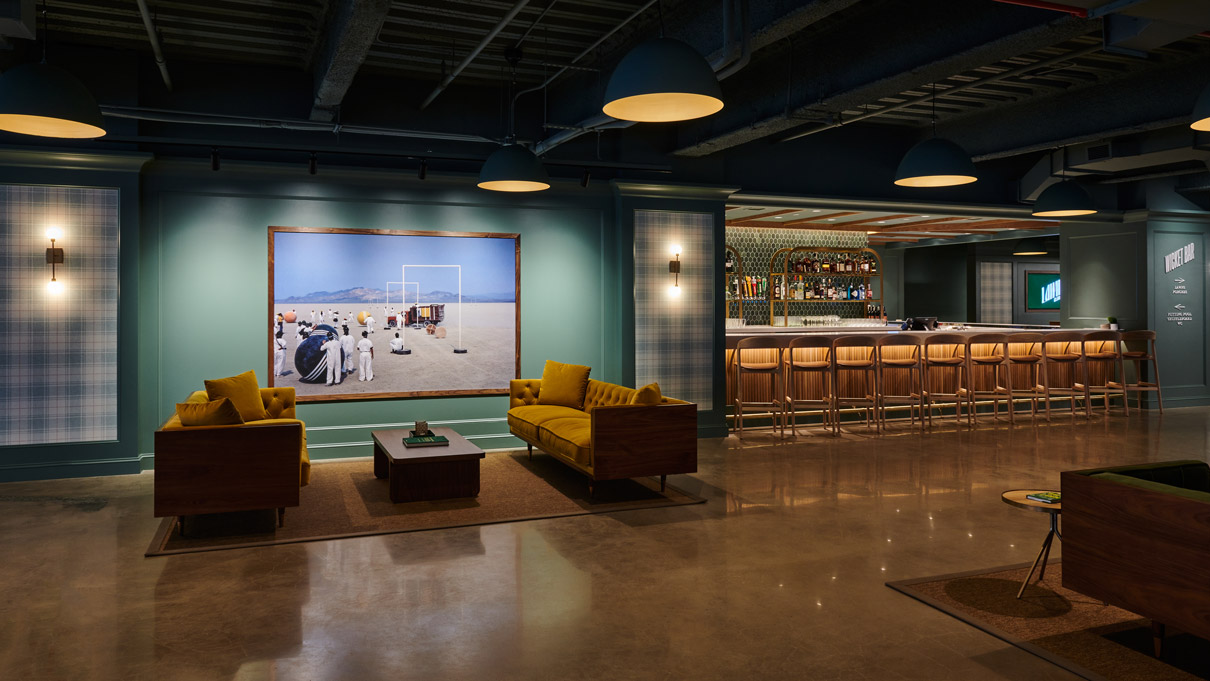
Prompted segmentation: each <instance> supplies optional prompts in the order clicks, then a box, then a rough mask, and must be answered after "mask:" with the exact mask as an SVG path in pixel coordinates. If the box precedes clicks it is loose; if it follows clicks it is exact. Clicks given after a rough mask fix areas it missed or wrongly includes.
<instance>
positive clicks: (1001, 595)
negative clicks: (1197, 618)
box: [887, 562, 1210, 681]
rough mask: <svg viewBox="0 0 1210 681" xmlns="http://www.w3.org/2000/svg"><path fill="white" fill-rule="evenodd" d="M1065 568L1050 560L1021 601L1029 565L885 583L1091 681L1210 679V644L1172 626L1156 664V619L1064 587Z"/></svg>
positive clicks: (1189, 680) (1181, 680) (1183, 680)
mask: <svg viewBox="0 0 1210 681" xmlns="http://www.w3.org/2000/svg"><path fill="white" fill-rule="evenodd" d="M1062 570H1063V567H1062V564H1061V563H1058V562H1052V563H1051V564H1050V565H1049V566H1047V568H1046V576H1045V579H1044V580H1043V581H1042V583H1040V584H1039V583H1037V582H1034V583H1031V584H1030V585H1029V586H1028V587H1027V588H1026V589H1025V593H1024V594H1023V595H1022V596H1021V599H1020V600H1017V598H1016V596H1017V590H1018V589H1019V588H1021V582H1022V580H1024V579H1025V575H1026V573H1027V572H1029V565H1028V564H1026V565H1018V566H1009V567H1000V568H993V569H990V570H979V571H975V572H963V573H959V574H952V575H939V576H936V577H924V578H921V579H909V580H903V581H898V582H887V586H889V587H891V588H892V589H894V590H896V591H898V592H900V593H903V594H906V595H908V596H911V597H912V598H915V599H916V600H918V601H920V602H922V603H925V604H926V605H931V606H932V607H934V608H937V609H938V610H940V611H941V612H944V613H945V614H947V615H951V616H953V617H956V618H958V619H960V620H962V621H963V622H966V623H967V624H969V625H971V626H973V627H977V628H979V629H982V630H983V631H985V632H987V633H989V634H991V635H992V636H995V637H997V638H999V639H1002V640H1004V641H1007V642H1008V643H1011V644H1013V645H1014V646H1017V647H1018V648H1021V649H1022V650H1025V651H1028V652H1030V653H1033V654H1034V655H1037V656H1038V657H1041V658H1042V659H1044V660H1048V661H1049V662H1052V663H1054V664H1056V665H1058V666H1060V667H1063V668H1064V669H1066V670H1068V671H1070V672H1072V673H1074V674H1077V675H1079V676H1082V677H1084V678H1086V679H1090V680H1091V681H1194V680H1196V679H1210V641H1206V640H1205V639H1201V638H1198V637H1196V636H1193V635H1192V634H1186V633H1184V632H1180V631H1176V630H1175V629H1174V628H1173V627H1168V635H1167V636H1166V637H1165V638H1164V650H1163V658H1162V659H1156V658H1155V656H1154V654H1153V650H1152V638H1151V622H1150V620H1146V619H1143V618H1140V617H1139V616H1138V615H1136V614H1134V613H1132V612H1128V611H1126V610H1122V609H1120V608H1115V607H1113V606H1109V605H1104V604H1102V603H1101V602H1100V601H1098V600H1096V599H1093V598H1090V597H1088V596H1085V595H1083V594H1081V593H1078V592H1075V591H1071V590H1068V589H1064V588H1063V587H1062V583H1063V576H1062V575H1063V573H1062ZM1035 579H1036V577H1035Z"/></svg>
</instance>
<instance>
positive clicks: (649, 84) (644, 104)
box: [601, 0, 723, 123]
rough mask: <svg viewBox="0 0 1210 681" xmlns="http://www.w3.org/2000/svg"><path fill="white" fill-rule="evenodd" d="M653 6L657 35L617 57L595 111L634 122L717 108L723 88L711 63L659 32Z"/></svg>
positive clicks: (684, 116) (689, 117) (685, 116)
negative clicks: (599, 104) (601, 104)
mask: <svg viewBox="0 0 1210 681" xmlns="http://www.w3.org/2000/svg"><path fill="white" fill-rule="evenodd" d="M655 8H656V11H657V12H658V13H659V19H660V37H658V38H655V39H653V40H648V41H647V42H645V43H642V44H640V45H638V46H636V47H635V48H634V49H632V50H631V51H630V52H629V53H627V55H626V56H625V57H623V58H622V61H620V62H618V65H617V67H616V68H615V69H614V70H613V75H611V76H610V77H609V84H608V85H607V86H606V87H605V105H604V106H602V107H601V111H602V112H603V113H604V114H605V115H606V116H612V117H613V118H617V119H619V120H623V121H635V122H638V123H669V122H672V121H688V120H692V119H694V118H701V117H703V116H709V115H710V114H713V113H718V112H719V111H720V110H722V108H723V91H722V88H720V87H719V85H718V76H716V75H714V69H713V68H711V67H710V64H709V62H707V61H706V60H705V58H703V57H702V55H700V54H698V52H697V50H695V49H693V48H692V47H690V46H689V45H688V44H686V43H683V42H681V41H680V40H674V39H672V38H665V37H664V11H663V6H662V5H660V3H659V2H658V0H657V2H656V6H655Z"/></svg>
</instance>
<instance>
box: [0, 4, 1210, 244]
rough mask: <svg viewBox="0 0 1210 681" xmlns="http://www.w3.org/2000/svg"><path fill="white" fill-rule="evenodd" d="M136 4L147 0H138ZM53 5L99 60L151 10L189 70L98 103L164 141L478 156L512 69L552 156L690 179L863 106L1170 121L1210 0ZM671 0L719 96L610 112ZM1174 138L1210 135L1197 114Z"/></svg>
mask: <svg viewBox="0 0 1210 681" xmlns="http://www.w3.org/2000/svg"><path fill="white" fill-rule="evenodd" d="M11 3H16V4H20V5H22V6H30V7H32V6H34V1H33V0H11ZM140 4H143V5H146V6H147V7H148V8H149V10H150V11H149V15H148V16H147V17H144V16H142V15H141V13H140ZM1022 4H1025V5H1029V4H1034V5H1041V6H1045V7H1047V8H1049V9H1044V8H1040V7H1023V6H1020V5H1022ZM44 6H45V7H46V9H47V17H46V18H47V24H48V25H49V35H50V46H51V51H52V54H53V53H54V51H55V50H56V49H57V48H59V47H68V46H70V47H71V48H73V49H74V50H75V51H74V52H72V54H74V55H80V54H88V52H87V51H88V50H93V51H95V53H96V59H97V60H99V61H103V60H105V59H109V58H116V57H114V55H137V57H138V59H139V60H141V61H142V62H143V63H144V64H148V63H150V61H151V60H152V58H153V57H152V48H151V41H150V40H149V35H148V28H147V24H148V23H150V25H151V26H152V27H153V29H154V33H155V35H156V36H157V37H158V39H159V40H160V41H161V43H162V45H163V57H164V62H165V63H164V64H163V70H164V71H165V72H177V71H178V70H179V72H180V73H181V74H182V75H181V77H174V78H173V79H172V80H173V87H172V88H171V89H172V91H171V92H167V89H168V88H167V86H166V84H164V85H162V84H161V83H159V82H158V74H156V72H155V71H154V70H151V69H147V68H144V69H142V71H141V72H140V73H141V75H140V76H139V78H140V82H139V83H138V84H137V90H136V91H135V92H134V93H133V94H132V93H131V92H129V91H128V90H123V91H121V92H115V93H113V94H107V93H105V92H99V93H98V98H99V99H100V101H101V103H102V105H110V106H121V107H123V108H124V109H125V111H124V112H122V115H123V116H124V117H127V118H130V117H134V118H139V113H138V112H139V110H140V109H143V111H144V114H143V115H144V117H143V118H141V119H139V120H142V121H147V122H155V123H158V124H160V125H158V126H155V125H141V126H139V127H138V128H136V129H135V133H134V134H128V135H124V136H123V137H122V139H123V140H124V141H130V140H135V141H139V142H144V143H145V145H144V146H145V147H147V148H152V150H157V149H156V148H154V145H152V144H151V142H152V141H153V137H154V139H161V140H162V139H170V138H175V139H187V140H188V139H194V138H198V137H202V138H206V140H207V143H208V144H213V145H221V144H222V143H223V142H224V133H225V132H226V130H225V129H224V128H223V127H221V126H222V125H226V124H230V123H223V122H221V121H215V120H208V121H205V124H206V125H207V126H209V127H206V128H204V129H203V128H200V127H199V126H198V125H197V124H198V123H199V121H197V120H189V119H188V117H186V116H177V117H176V118H172V117H171V116H169V114H168V113H165V112H176V113H178V114H209V113H218V112H221V113H223V114H227V115H232V114H238V115H241V116H245V117H256V118H263V119H264V120H266V121H269V122H268V123H266V124H265V125H264V126H263V127H265V128H278V129H277V130H272V129H267V130H262V131H260V135H259V136H260V138H262V139H261V141H263V142H264V143H265V144H266V145H272V144H274V143H278V144H281V145H298V144H303V143H305V142H301V141H300V140H306V139H308V138H307V135H311V137H312V138H314V139H316V140H323V141H325V142H327V141H331V140H332V136H331V135H328V136H326V137H325V136H324V134H323V131H322V129H320V128H302V127H298V126H295V127H290V126H283V125H280V124H278V123H274V122H273V121H281V120H308V119H309V120H310V121H318V122H328V121H339V123H340V125H341V126H358V125H361V126H367V127H368V126H372V125H376V126H380V127H383V128H406V129H408V130H409V131H412V132H418V133H420V135H419V137H420V138H423V135H424V134H425V133H428V134H430V135H431V136H432V138H431V139H430V140H428V141H423V139H422V141H419V142H417V141H415V139H416V138H417V137H418V136H416V135H412V136H403V137H404V139H400V137H398V136H397V137H395V138H393V139H391V140H389V141H388V140H383V144H382V145H378V146H380V147H381V150H385V151H393V152H394V151H402V152H406V153H412V152H414V151H415V150H417V149H418V148H420V147H422V146H423V148H424V149H425V150H426V151H427V152H429V153H433V152H432V149H431V148H432V147H435V146H439V145H444V146H443V148H444V149H445V150H447V151H448V152H449V156H450V157H451V158H453V157H458V156H459V154H462V155H463V156H466V157H473V156H480V157H481V155H482V154H483V149H484V146H483V142H484V140H485V138H491V139H500V138H502V137H503V136H504V130H505V128H506V126H505V125H504V123H503V122H502V121H503V120H504V119H505V118H507V111H508V109H509V104H508V101H507V97H506V96H505V94H504V93H505V88H506V85H507V83H508V82H509V81H512V80H515V82H516V90H521V91H527V90H528V91H531V92H533V93H534V94H533V95H531V96H528V97H525V98H524V99H520V100H518V99H514V100H513V101H514V102H520V104H518V105H517V106H519V107H521V108H518V116H517V126H518V134H519V136H520V137H521V138H522V139H524V140H527V141H530V142H534V143H537V148H538V149H539V151H540V152H542V153H543V154H544V155H545V157H546V158H547V159H548V160H551V161H554V160H562V161H565V162H567V161H577V160H580V159H586V158H595V160H596V161H599V162H602V163H604V162H613V163H615V164H621V165H625V163H626V162H627V161H630V162H633V165H632V166H630V167H632V168H633V167H638V166H639V165H641V163H640V161H641V162H643V163H647V164H653V163H663V164H666V166H667V167H670V168H671V167H674V166H675V167H676V168H677V169H678V172H681V170H680V169H687V172H689V171H691V172H690V174H691V175H692V179H694V180H698V181H701V180H706V179H714V181H723V179H724V177H725V172H726V170H725V169H726V164H727V162H728V160H729V159H730V157H731V155H732V154H733V153H735V152H740V153H751V152H752V150H754V149H756V150H761V151H760V153H768V154H769V155H770V157H771V158H773V157H778V158H785V157H786V156H787V155H792V154H797V153H802V152H806V153H810V152H811V150H813V149H814V148H816V147H815V146H814V145H816V142H817V141H818V140H823V142H822V143H821V144H823V145H824V146H826V144H827V140H828V139H840V138H841V137H843V135H844V134H845V133H847V132H848V131H851V130H870V131H874V135H875V136H879V137H878V139H881V140H886V139H889V138H893V139H896V140H900V141H899V142H897V143H895V144H890V145H886V144H884V145H883V146H884V147H889V148H894V149H901V148H906V146H910V144H911V143H913V142H915V141H917V140H919V139H920V138H922V137H923V136H926V135H928V134H930V130H931V128H932V127H933V126H934V125H935V126H936V128H937V131H938V133H939V134H942V135H944V136H946V137H947V138H950V139H953V140H954V141H956V142H958V143H959V144H960V145H962V146H963V147H964V148H965V149H966V150H967V151H968V152H970V153H971V154H972V156H973V157H974V158H975V159H976V160H977V161H995V160H998V159H1009V158H1014V157H1022V156H1026V155H1031V156H1030V157H1029V158H1027V159H1023V160H1022V161H1021V164H1022V168H1025V169H1027V168H1028V167H1029V165H1030V164H1033V163H1035V162H1036V161H1037V160H1038V159H1039V158H1040V157H1042V156H1043V155H1045V153H1046V152H1048V151H1050V150H1053V149H1057V148H1062V147H1066V146H1069V145H1077V144H1089V143H1098V142H1100V143H1104V142H1109V141H1110V140H1117V139H1120V138H1122V137H1124V136H1132V135H1133V136H1138V135H1146V134H1149V133H1150V132H1152V131H1163V130H1172V129H1174V128H1179V127H1180V125H1181V123H1182V121H1183V117H1187V115H1188V112H1189V110H1190V108H1191V105H1192V101H1193V100H1194V99H1195V98H1196V96H1197V93H1198V91H1200V89H1201V88H1202V87H1203V86H1204V85H1205V82H1206V80H1207V79H1208V76H1207V75H1206V74H1208V73H1210V2H1205V1H1204V0H1183V1H1182V0H1066V2H1050V3H1036V2H1031V0H964V1H963V2H953V1H952V0H914V1H913V2H910V3H906V2H902V1H901V0H664V1H663V2H662V3H656V2H655V1H654V0H533V1H529V0H410V1H404V0H208V1H207V2H192V1H190V0H146V1H145V2H139V1H137V0H46V1H45V3H44ZM661 14H662V17H661ZM661 23H662V24H663V26H664V27H665V28H664V30H665V32H666V34H668V35H669V36H671V37H676V38H678V39H682V40H685V41H686V42H688V43H690V44H691V45H693V46H694V47H695V48H696V49H697V50H698V51H699V52H701V53H702V54H703V55H704V56H706V57H707V58H708V59H709V60H710V61H711V62H712V64H713V65H714V66H715V67H716V69H718V72H719V74H720V78H721V79H722V85H723V91H724V99H725V101H726V102H727V105H726V107H725V108H724V110H723V111H722V112H720V113H719V114H716V115H715V116H711V117H709V118H707V119H703V120H699V121H688V122H685V123H681V124H675V125H672V126H665V127H659V126H655V127H652V126H635V127H630V126H629V124H627V123H625V122H619V121H615V120H612V119H609V118H608V117H606V116H603V115H602V114H601V112H600V104H601V102H600V97H601V92H602V90H603V86H604V82H605V81H606V80H607V78H608V75H609V73H610V71H611V70H612V68H613V66H614V65H615V64H616V63H617V62H618V61H619V60H620V59H621V57H622V56H623V55H624V54H625V53H626V52H627V51H628V50H629V48H630V47H632V46H633V45H635V44H637V43H638V42H639V41H641V40H644V39H647V38H650V37H653V36H655V35H657V34H658V33H659V31H660V25H661ZM19 33H20V32H13V33H10V36H9V38H8V40H9V42H10V43H11V44H12V45H13V46H15V47H17V48H18V49H16V50H13V51H10V52H8V53H0V64H3V65H5V66H8V65H11V64H13V63H16V62H19V61H28V60H30V59H32V58H35V56H36V55H37V50H38V47H39V46H38V45H36V44H34V43H32V42H31V41H28V40H23V39H21V38H20V35H19ZM39 33H42V31H39ZM77 58H80V57H77ZM212 64H214V65H217V64H223V65H227V66H228V67H232V66H234V67H243V68H241V69H239V70H236V71H232V70H231V69H230V68H227V69H225V70H222V71H221V73H219V70H218V69H214V71H215V72H216V73H215V74H210V76H211V77H212V78H213V79H214V80H212V81H210V82H203V76H205V75H207V74H206V70H207V69H206V68H205V67H204V66H203V65H212ZM67 66H69V68H71V65H70V64H68V65H67ZM274 69H276V70H274ZM282 73H285V74H287V76H288V77H285V78H283V77H282V76H281V74H282ZM291 73H292V74H296V75H295V76H289V74H291ZM270 80H271V81H272V82H269V81H270ZM165 81H167V78H165ZM93 84H94V83H93V82H90V85H93ZM220 88H221V91H220V90H219V89H220ZM302 102H306V103H307V104H306V106H303V105H302V104H301V103H302ZM153 108H154V109H156V111H154V112H153V111H151V109H153ZM283 111H285V112H289V114H288V115H283V113H282V112H283ZM109 115H118V114H117V112H113V111H110V112H109ZM190 125H192V126H194V127H193V128H190V127H187V126H190ZM166 126H167V127H166ZM171 126H176V127H175V128H172V129H169V127H171ZM842 129H843V130H842ZM190 130H194V131H198V130H202V131H203V132H189V131H190ZM285 131H293V132H285ZM338 131H339V128H338V127H332V128H331V129H329V130H328V132H338ZM593 132H595V133H597V134H596V135H585V133H593ZM370 134H373V133H370ZM384 134H385V133H384ZM140 135H141V137H140ZM837 135H839V136H841V137H836V136H837ZM888 136H890V137H889V138H888ZM361 139H363V140H364V139H366V138H364V137H363V138H361ZM845 139H852V137H851V136H850V137H848V138H845ZM488 141H490V140H488ZM337 143H338V144H340V145H346V144H347V143H346V142H344V141H343V140H342V141H339V142H337ZM472 143H478V145H479V146H477V147H471V146H467V145H470V144H472ZM1180 144H1181V145H1183V146H1184V147H1185V148H1188V149H1195V150H1198V149H1204V148H1205V146H1206V142H1205V141H1204V140H1196V139H1194V138H1193V137H1192V136H1189V141H1188V142H1181V143H1180ZM459 145H461V146H459ZM1125 146H1129V145H1125ZM1136 146H1141V147H1145V146H1147V145H1145V144H1137V145H1136ZM741 147H742V150H741ZM350 148H351V147H350ZM765 150H767V152H766V151H765ZM895 153H901V152H899V151H896V152H895ZM1177 156H1179V154H1177ZM1185 156H1190V157H1191V158H1183V157H1182V159H1183V160H1182V162H1183V163H1185V166H1182V167H1181V168H1178V170H1188V171H1190V173H1193V172H1195V171H1198V167H1197V162H1199V161H1200V158H1198V157H1196V155H1191V154H1185ZM697 159H711V163H712V164H713V165H701V164H696V163H695V161H696V160H697ZM1157 159H1158V157H1157ZM1170 160H1171V159H1169V161H1167V162H1168V163H1169V165H1171V163H1170ZM1157 162H1158V160H1157ZM1121 163H1123V164H1126V165H1129V166H1130V167H1129V168H1124V169H1122V170H1120V171H1116V170H1111V171H1107V173H1108V174H1107V175H1106V176H1104V177H1099V178H1098V182H1100V183H1101V184H1102V185H1103V186H1109V185H1110V184H1111V183H1112V182H1113V181H1114V179H1115V177H1117V176H1116V175H1114V173H1117V174H1118V175H1121V176H1122V177H1124V178H1126V180H1127V181H1129V180H1130V178H1133V177H1150V176H1154V175H1155V174H1156V173H1157V172H1168V171H1169V170H1171V168H1168V167H1167V166H1163V165H1162V164H1161V165H1147V163H1148V161H1147V159H1146V158H1143V157H1141V156H1140V157H1139V158H1137V159H1134V160H1133V161H1122V162H1121ZM619 167H620V166H619ZM710 173H713V176H711V175H710ZM736 179H737V178H733V177H726V180H727V181H729V182H734V181H735V180H736ZM738 179H741V180H742V179H746V178H738ZM858 179H859V178H858ZM1041 179H1042V181H1041V182H1034V183H1033V184H1032V185H1031V186H1029V187H1028V188H1026V189H1025V190H1020V189H1018V188H1016V187H1013V188H1012V191H1011V194H1012V198H1011V200H1012V201H1015V200H1016V199H1017V198H1018V197H1026V198H1028V197H1030V196H1032V195H1034V194H1036V192H1037V190H1038V188H1039V187H1041V186H1044V184H1045V177H1043V178H1041ZM855 181H856V180H855ZM1198 181H1199V182H1200V180H1198ZM745 185H746V182H745ZM802 191H803V192H808V193H809V192H810V191H811V187H803V189H802ZM1003 193H1005V194H1007V193H1008V192H1007V191H1005V192H1003ZM870 217H876V216H870ZM939 224H940V223H939Z"/></svg>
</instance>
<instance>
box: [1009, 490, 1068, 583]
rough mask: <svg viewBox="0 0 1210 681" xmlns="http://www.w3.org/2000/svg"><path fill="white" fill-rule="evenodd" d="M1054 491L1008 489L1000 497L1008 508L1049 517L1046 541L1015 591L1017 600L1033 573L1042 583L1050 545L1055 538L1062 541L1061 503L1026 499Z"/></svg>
mask: <svg viewBox="0 0 1210 681" xmlns="http://www.w3.org/2000/svg"><path fill="white" fill-rule="evenodd" d="M1055 491H1056V490H1048V489H1010V490H1008V491H1007V492H1005V493H1003V494H1001V495H1000V499H1001V500H1002V501H1004V503H1006V504H1008V505H1009V506H1016V507H1017V508H1023V509H1025V510H1027V511H1037V512H1038V513H1045V514H1047V515H1048V516H1050V531H1049V532H1047V533H1046V539H1044V540H1042V548H1041V549H1039V550H1038V557H1037V558H1035V559H1034V564H1033V567H1031V568H1029V574H1028V575H1025V581H1024V582H1022V583H1021V589H1020V590H1019V591H1017V598H1021V594H1023V593H1025V587H1027V586H1029V580H1030V579H1033V576H1034V571H1035V570H1037V572H1038V581H1039V582H1041V581H1042V576H1043V575H1044V574H1045V573H1046V561H1047V560H1049V559H1050V544H1051V542H1052V541H1054V538H1055V537H1058V538H1059V541H1063V535H1062V534H1060V533H1059V514H1060V513H1062V512H1063V503H1062V502H1059V501H1056V502H1055V503H1053V504H1048V503H1046V502H1044V501H1034V500H1033V499H1027V498H1026V497H1027V496H1028V495H1030V494H1037V493H1039V492H1055Z"/></svg>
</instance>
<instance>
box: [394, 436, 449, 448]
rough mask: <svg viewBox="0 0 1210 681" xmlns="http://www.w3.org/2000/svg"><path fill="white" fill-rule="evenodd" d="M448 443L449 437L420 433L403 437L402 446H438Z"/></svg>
mask: <svg viewBox="0 0 1210 681" xmlns="http://www.w3.org/2000/svg"><path fill="white" fill-rule="evenodd" d="M449 443H450V441H449V439H448V438H446V437H445V436H444V435H421V436H419V437H405V438H403V446H404V447H440V446H441V445H448V444H449Z"/></svg>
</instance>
